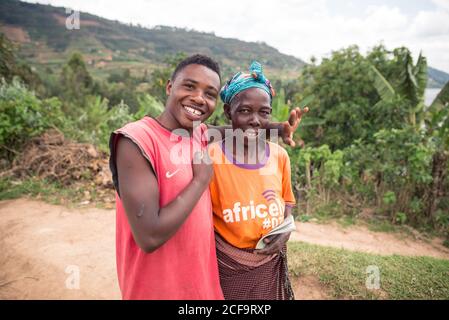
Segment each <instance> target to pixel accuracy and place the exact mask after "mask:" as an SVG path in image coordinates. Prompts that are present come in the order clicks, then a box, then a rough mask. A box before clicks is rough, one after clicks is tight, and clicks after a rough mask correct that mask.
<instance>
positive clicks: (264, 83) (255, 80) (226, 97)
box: [220, 61, 275, 104]
mask: <svg viewBox="0 0 449 320" xmlns="http://www.w3.org/2000/svg"><path fill="white" fill-rule="evenodd" d="M249 88H260V89H262V90H263V91H265V92H266V93H268V95H269V96H270V101H271V100H272V99H273V97H274V96H275V92H274V89H273V86H272V85H271V82H270V80H268V79H267V78H265V75H264V74H263V72H262V65H261V64H260V63H259V62H257V61H253V63H251V66H250V67H249V73H243V72H238V73H236V74H235V75H234V76H233V77H232V78H231V80H229V81H228V82H227V83H226V84H225V85H224V86H223V88H221V91H220V97H221V100H223V102H224V103H226V104H230V103H231V101H232V99H234V97H235V96H236V95H237V94H238V93H239V92H242V91H243V90H246V89H249Z"/></svg>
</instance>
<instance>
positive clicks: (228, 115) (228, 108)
mask: <svg viewBox="0 0 449 320" xmlns="http://www.w3.org/2000/svg"><path fill="white" fill-rule="evenodd" d="M223 111H224V114H225V116H226V118H228V120H231V106H230V105H229V104H227V103H225V104H224V105H223Z"/></svg>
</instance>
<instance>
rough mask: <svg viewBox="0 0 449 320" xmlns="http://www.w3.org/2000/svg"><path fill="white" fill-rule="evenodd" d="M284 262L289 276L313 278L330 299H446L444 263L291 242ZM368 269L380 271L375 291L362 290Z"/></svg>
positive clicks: (448, 281) (448, 271) (448, 276)
mask: <svg viewBox="0 0 449 320" xmlns="http://www.w3.org/2000/svg"><path fill="white" fill-rule="evenodd" d="M288 261H289V268H290V273H291V274H292V276H293V277H298V276H299V277H301V276H304V275H313V276H316V277H317V278H318V279H319V281H320V282H321V283H322V284H323V285H324V287H326V288H327V289H328V294H330V296H331V298H336V299H394V300H396V299H449V261H448V260H440V259H435V258H431V257H405V256H398V255H393V256H379V255H373V254H367V253H360V252H352V251H347V250H343V249H335V248H330V247H322V246H318V245H311V244H306V243H302V242H292V243H289V246H288ZM369 266H377V267H378V268H379V270H380V289H378V290H375V289H373V290H370V289H367V287H366V281H367V277H368V276H369V274H367V268H368V267H369ZM299 290H301V288H299Z"/></svg>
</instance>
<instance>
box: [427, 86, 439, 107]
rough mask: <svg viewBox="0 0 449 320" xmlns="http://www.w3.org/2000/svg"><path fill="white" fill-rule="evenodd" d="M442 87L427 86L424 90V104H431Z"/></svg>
mask: <svg viewBox="0 0 449 320" xmlns="http://www.w3.org/2000/svg"><path fill="white" fill-rule="evenodd" d="M440 91H441V89H434V88H427V89H426V91H425V92H424V104H425V105H426V106H429V105H430V104H431V103H432V102H433V100H434V99H435V98H436V97H437V95H438V93H440Z"/></svg>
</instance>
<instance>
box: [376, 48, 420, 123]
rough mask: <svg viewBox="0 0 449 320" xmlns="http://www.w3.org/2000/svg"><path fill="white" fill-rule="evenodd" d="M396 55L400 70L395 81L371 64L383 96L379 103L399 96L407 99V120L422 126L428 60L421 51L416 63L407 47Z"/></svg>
mask: <svg viewBox="0 0 449 320" xmlns="http://www.w3.org/2000/svg"><path fill="white" fill-rule="evenodd" d="M395 55H396V60H397V63H398V64H399V66H400V69H399V70H400V71H399V73H398V74H397V75H396V77H395V79H394V83H392V82H390V81H388V80H387V79H386V78H385V77H384V76H383V75H382V73H381V72H380V71H379V70H378V69H377V68H376V67H375V66H374V65H371V71H372V72H371V74H372V78H373V80H374V87H375V88H376V90H377V92H378V94H379V96H380V98H381V100H379V102H378V103H381V102H391V101H393V100H394V99H395V98H398V97H402V98H404V99H406V100H407V101H408V104H409V110H408V118H407V119H405V120H406V122H407V123H409V124H410V125H412V126H413V127H420V126H421V125H422V121H423V120H424V118H423V116H424V92H425V90H426V86H427V80H428V76H427V60H426V58H425V57H424V56H423V55H422V54H421V53H420V55H419V57H418V60H417V62H416V64H415V65H414V64H413V57H412V56H411V53H410V51H409V50H407V49H405V48H403V49H402V50H399V51H396V52H395ZM417 125H418V126H417Z"/></svg>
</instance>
